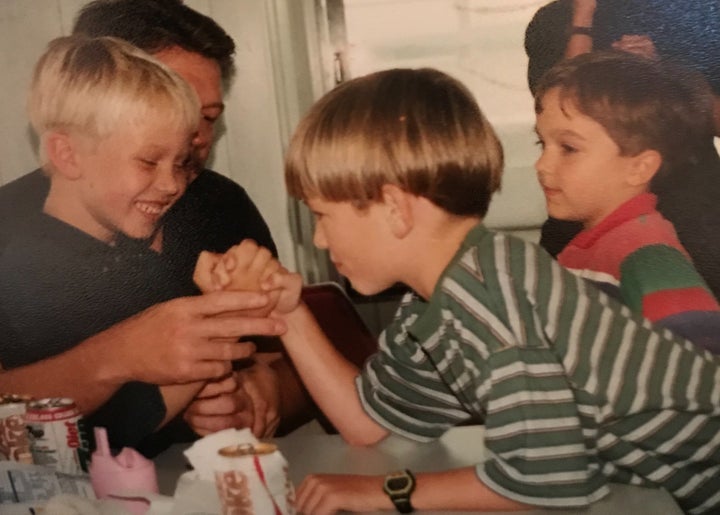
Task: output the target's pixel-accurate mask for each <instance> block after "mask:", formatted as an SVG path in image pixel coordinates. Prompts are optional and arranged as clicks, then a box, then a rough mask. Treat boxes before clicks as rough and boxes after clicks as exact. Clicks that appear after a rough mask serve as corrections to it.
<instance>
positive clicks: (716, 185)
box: [525, 0, 720, 297]
mask: <svg viewBox="0 0 720 515" xmlns="http://www.w3.org/2000/svg"><path fill="white" fill-rule="evenodd" d="M608 49H615V50H621V51H626V52H629V53H635V54H638V55H642V56H644V57H647V58H650V59H659V60H669V61H673V62H675V63H678V64H679V65H682V66H685V67H687V72H686V74H687V75H688V76H689V77H693V76H697V75H698V74H700V75H701V76H702V78H703V79H704V80H705V81H706V82H707V83H708V85H709V87H710V88H711V90H712V95H713V96H712V99H713V112H714V117H715V120H714V127H713V128H712V129H711V130H709V131H708V132H707V133H706V134H704V135H702V136H699V137H700V138H701V139H702V145H703V147H704V150H703V152H702V155H700V156H699V158H698V159H697V160H696V161H694V162H692V163H688V164H687V165H686V166H684V167H683V169H682V170H679V173H676V174H664V175H665V177H664V178H662V179H661V178H658V180H654V181H653V182H652V183H651V185H650V190H651V191H652V192H653V193H654V194H656V195H657V197H658V206H657V208H658V211H660V213H662V215H663V216H664V217H665V218H667V219H668V220H669V221H670V222H672V223H673V225H674V226H675V230H676V231H677V233H678V237H679V238H680V241H681V243H682V244H683V246H684V247H685V248H686V249H687V251H688V253H689V254H690V256H691V258H692V260H693V263H694V264H695V267H696V268H697V270H698V271H699V272H700V275H702V276H703V278H704V279H705V281H706V282H707V283H708V286H709V287H710V289H711V290H712V292H713V294H714V295H715V296H716V297H718V296H720V262H719V261H718V260H717V256H718V255H720V238H717V234H719V232H718V231H720V204H718V202H717V201H716V199H717V198H718V197H719V196H720V158H719V157H718V154H717V151H716V149H715V146H714V137H715V136H718V135H720V6H719V5H718V4H717V2H714V1H710V0H700V1H697V2H690V3H687V2H686V3H682V2H665V1H661V0H631V1H626V0H597V1H596V0H555V1H553V2H550V3H549V4H547V5H545V6H543V7H542V8H540V9H539V10H538V11H537V13H536V14H535V16H534V17H533V19H532V20H531V22H530V23H529V25H528V27H527V30H526V32H525V50H526V53H527V55H528V84H529V86H530V91H531V92H533V93H534V92H535V89H536V87H537V84H538V82H539V81H540V79H541V77H542V76H543V75H544V74H545V73H546V72H547V71H548V70H549V69H550V68H552V67H553V66H554V65H555V64H556V63H558V62H559V61H561V60H562V59H564V58H568V57H573V56H575V55H579V54H581V53H586V52H590V51H595V50H608ZM693 72H695V73H693ZM692 80H696V79H692ZM581 229H582V227H581V225H580V224H578V223H576V222H568V221H562V220H556V219H554V218H553V217H549V218H548V220H547V221H546V222H545V223H544V224H543V226H542V231H541V239H540V244H541V246H542V247H543V248H545V249H546V250H547V251H548V252H550V254H551V255H553V256H556V255H557V254H558V253H559V252H560V251H561V250H562V249H563V248H564V247H565V246H566V245H567V243H568V242H569V241H570V240H571V239H572V238H573V237H574V236H575V235H577V233H578V232H579V231H580V230H581Z"/></svg>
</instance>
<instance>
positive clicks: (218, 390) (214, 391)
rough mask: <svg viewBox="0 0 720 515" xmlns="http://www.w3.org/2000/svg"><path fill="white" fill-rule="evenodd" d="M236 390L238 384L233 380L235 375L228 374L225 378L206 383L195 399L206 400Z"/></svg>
mask: <svg viewBox="0 0 720 515" xmlns="http://www.w3.org/2000/svg"><path fill="white" fill-rule="evenodd" d="M237 388H238V383H237V380H236V378H235V374H232V373H231V374H228V375H226V376H225V377H221V378H219V379H217V380H216V381H208V382H207V383H205V386H204V387H203V389H202V390H200V392H199V393H198V394H197V396H196V399H207V398H210V397H215V396H217V395H220V394H223V393H230V392H234V391H235V390H237Z"/></svg>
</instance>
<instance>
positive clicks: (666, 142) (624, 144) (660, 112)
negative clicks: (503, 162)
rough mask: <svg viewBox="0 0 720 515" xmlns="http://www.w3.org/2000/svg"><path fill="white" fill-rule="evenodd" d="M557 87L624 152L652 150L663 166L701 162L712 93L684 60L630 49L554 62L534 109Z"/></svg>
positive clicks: (540, 86)
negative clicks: (661, 59) (644, 54)
mask: <svg viewBox="0 0 720 515" xmlns="http://www.w3.org/2000/svg"><path fill="white" fill-rule="evenodd" d="M554 88H559V90H560V99H561V102H563V103H564V102H571V103H572V105H573V106H574V107H575V108H576V109H578V110H579V111H580V112H581V113H583V114H584V115H586V116H588V117H590V118H592V119H593V120H595V121H596V122H598V123H599V124H600V125H602V127H603V128H604V129H605V130H606V131H607V133H608V135H609V136H610V138H612V140H613V141H614V142H615V144H616V145H617V146H618V147H619V148H620V153H621V154H622V155H626V156H627V155H630V156H632V155H637V154H638V153H640V152H642V151H644V150H648V149H652V150H656V151H658V152H659V153H660V154H661V155H662V157H663V164H664V168H665V167H667V166H677V165H683V164H684V163H688V162H694V161H696V160H698V159H699V158H700V157H699V156H700V155H701V154H702V153H703V152H704V150H705V148H706V147H707V144H708V141H712V137H713V130H714V128H713V118H712V96H711V93H710V88H709V86H708V84H707V82H706V81H705V80H704V78H703V77H702V75H700V74H699V73H698V72H695V71H693V70H691V69H688V68H686V67H684V66H682V65H680V64H677V63H673V62H669V61H666V62H659V61H655V60H651V59H648V58H645V57H641V56H637V55H634V54H630V53H627V52H619V51H596V52H590V53H587V54H582V55H579V56H577V57H574V58H572V59H567V60H565V61H562V62H560V63H558V64H557V65H555V66H554V67H553V68H552V69H550V70H549V71H548V72H547V73H546V74H545V75H544V76H543V78H542V79H541V81H540V83H539V84H538V87H537V90H536V92H535V112H536V113H538V114H539V113H541V112H542V110H543V106H542V101H543V97H544V96H545V94H546V93H547V92H548V91H549V90H551V89H554Z"/></svg>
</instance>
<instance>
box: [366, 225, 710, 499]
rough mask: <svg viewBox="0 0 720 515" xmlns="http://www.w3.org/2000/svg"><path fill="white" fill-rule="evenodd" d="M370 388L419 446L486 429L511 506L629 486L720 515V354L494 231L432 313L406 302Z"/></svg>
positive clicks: (461, 261)
mask: <svg viewBox="0 0 720 515" xmlns="http://www.w3.org/2000/svg"><path fill="white" fill-rule="evenodd" d="M357 386H358V390H359V392H360V396H361V399H362V402H363V405H364V407H365V409H366V411H367V412H368V413H369V414H370V415H371V416H372V417H373V418H374V419H375V420H377V421H378V422H379V423H380V424H382V425H383V426H384V427H386V428H388V429H389V430H391V431H393V432H395V433H399V434H401V435H405V436H407V437H410V438H414V439H418V440H428V439H433V438H437V437H438V436H440V435H441V434H442V433H444V432H445V431H446V430H447V429H449V428H450V427H452V426H454V425H457V424H458V423H460V422H463V421H465V420H468V419H470V418H481V419H483V420H484V421H485V442H484V444H485V447H486V449H487V451H488V456H489V458H488V461H487V462H485V463H482V464H479V465H478V466H477V473H478V476H479V478H480V479H481V480H482V481H483V482H484V483H485V484H487V485H488V486H489V487H491V488H492V489H494V490H495V491H497V492H498V493H500V494H502V495H505V496H506V497H509V498H511V499H515V500H517V501H520V502H524V503H528V504H534V505H539V506H555V507H576V506H584V505H587V504H589V503H591V502H593V501H595V500H597V499H599V498H601V497H603V496H604V495H606V494H607V493H608V488H607V482H608V481H615V482H622V483H629V484H634V485H643V486H654V487H659V488H665V489H666V490H668V491H669V492H670V493H671V494H672V495H673V496H674V497H675V498H676V499H677V500H678V502H679V503H680V505H681V506H682V507H683V509H685V510H686V511H688V512H689V513H703V512H708V511H711V510H712V509H713V507H714V508H715V510H717V509H720V490H719V489H718V485H720V358H718V357H715V356H713V355H712V354H710V353H708V352H706V351H704V350H702V349H699V348H697V347H696V346H694V345H693V344H691V343H690V342H688V341H685V340H682V339H678V338H677V337H675V336H673V335H672V333H670V332H669V331H667V330H663V329H661V328H655V327H653V326H652V324H651V323H650V322H649V321H647V320H645V319H643V318H642V317H640V316H638V315H633V314H632V313H631V312H630V311H629V310H628V309H627V308H626V307H625V306H623V305H622V304H620V303H619V302H617V301H615V300H614V299H612V298H610V297H608V296H607V295H605V294H604V293H602V292H600V291H599V290H597V289H596V288H595V287H593V286H592V285H590V284H589V283H586V282H585V281H584V280H582V279H580V278H577V277H576V276H574V275H573V274H571V273H569V272H567V271H566V270H565V269H563V268H562V267H561V266H559V265H558V264H557V263H556V262H555V261H554V260H552V258H550V256H548V255H547V254H546V253H545V252H544V251H543V250H541V249H539V248H538V247H537V246H535V245H533V244H530V243H527V242H524V241H521V240H519V239H516V238H513V237H510V236H506V235H502V234H495V233H492V232H490V231H488V230H486V229H485V228H484V227H483V226H482V225H478V226H477V227H475V228H474V229H473V230H472V231H471V232H470V233H469V234H468V236H467V238H466V239H465V242H464V243H463V245H462V247H461V249H460V250H459V251H458V253H457V254H456V256H455V257H454V259H453V261H452V262H451V263H450V265H449V266H448V267H447V269H446V270H445V272H444V274H443V276H442V277H441V279H440V281H439V282H438V284H437V285H436V288H435V291H434V292H433V295H432V297H431V298H430V300H429V302H425V301H423V300H422V299H420V298H418V297H417V296H415V295H414V294H408V295H407V296H406V297H405V298H404V299H403V301H402V303H401V305H400V308H399V310H398V313H397V315H396V319H395V321H394V322H393V324H391V326H390V327H388V328H387V329H386V331H385V332H384V333H383V334H382V335H381V337H380V351H379V352H378V354H376V355H375V356H373V357H372V358H371V359H370V360H369V361H368V363H367V364H366V366H365V368H364V370H363V371H362V374H361V375H360V376H359V377H358V379H357Z"/></svg>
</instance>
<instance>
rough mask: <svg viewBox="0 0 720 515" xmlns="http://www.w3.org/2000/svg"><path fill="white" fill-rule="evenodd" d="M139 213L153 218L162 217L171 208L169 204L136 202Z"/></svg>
mask: <svg viewBox="0 0 720 515" xmlns="http://www.w3.org/2000/svg"><path fill="white" fill-rule="evenodd" d="M135 207H137V209H138V211H140V212H141V213H144V214H146V215H148V216H152V217H160V216H162V215H163V214H164V213H165V212H166V211H167V210H168V209H169V208H170V203H169V202H136V203H135Z"/></svg>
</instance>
